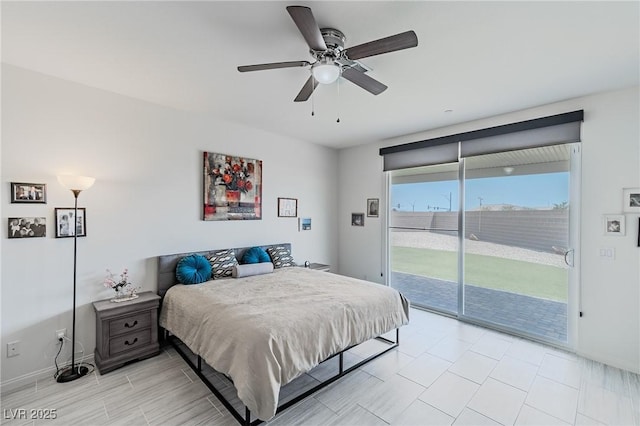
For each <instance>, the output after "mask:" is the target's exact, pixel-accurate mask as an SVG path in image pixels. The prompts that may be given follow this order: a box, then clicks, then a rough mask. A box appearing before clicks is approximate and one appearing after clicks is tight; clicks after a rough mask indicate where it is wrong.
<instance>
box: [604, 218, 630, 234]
mask: <svg viewBox="0 0 640 426" xmlns="http://www.w3.org/2000/svg"><path fill="white" fill-rule="evenodd" d="M602 221H603V224H604V234H605V235H608V236H614V237H616V236H618V237H622V236H624V233H625V226H624V215H622V214H605V215H604V216H603V220H602Z"/></svg>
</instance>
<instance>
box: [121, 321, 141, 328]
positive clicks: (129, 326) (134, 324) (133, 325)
mask: <svg viewBox="0 0 640 426" xmlns="http://www.w3.org/2000/svg"><path fill="white" fill-rule="evenodd" d="M136 325H138V320H135V321H134V322H133V324H131V325H129V323H128V322H125V323H124V326H125V327H126V328H133V327H135V326H136Z"/></svg>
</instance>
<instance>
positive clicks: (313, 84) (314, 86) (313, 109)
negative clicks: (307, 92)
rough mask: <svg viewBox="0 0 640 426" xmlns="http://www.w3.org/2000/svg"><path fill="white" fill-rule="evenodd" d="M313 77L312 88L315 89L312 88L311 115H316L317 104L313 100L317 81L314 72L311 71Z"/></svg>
mask: <svg viewBox="0 0 640 426" xmlns="http://www.w3.org/2000/svg"><path fill="white" fill-rule="evenodd" d="M311 78H312V80H311V86H312V88H313V89H312V90H311V116H312V117H313V116H315V115H316V112H315V109H316V107H315V104H314V102H313V93H314V92H315V91H316V90H315V89H316V81H315V79H313V73H311Z"/></svg>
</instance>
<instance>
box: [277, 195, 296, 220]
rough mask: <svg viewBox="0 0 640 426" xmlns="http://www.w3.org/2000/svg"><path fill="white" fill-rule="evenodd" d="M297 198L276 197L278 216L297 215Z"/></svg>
mask: <svg viewBox="0 0 640 426" xmlns="http://www.w3.org/2000/svg"><path fill="white" fill-rule="evenodd" d="M297 216H298V199H297V198H278V217H297Z"/></svg>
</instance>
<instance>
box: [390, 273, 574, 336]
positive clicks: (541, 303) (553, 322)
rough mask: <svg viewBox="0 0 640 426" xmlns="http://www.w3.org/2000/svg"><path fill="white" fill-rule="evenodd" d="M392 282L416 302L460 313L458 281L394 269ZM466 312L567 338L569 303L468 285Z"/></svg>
mask: <svg viewBox="0 0 640 426" xmlns="http://www.w3.org/2000/svg"><path fill="white" fill-rule="evenodd" d="M391 286H392V287H393V288H395V289H397V290H398V291H400V292H401V293H402V294H403V295H404V296H405V297H406V298H408V299H409V300H410V301H411V305H412V306H423V307H428V308H435V309H438V310H442V311H446V312H449V313H457V310H458V284H457V283H454V282H451V281H443V280H438V279H434V278H429V277H424V276H420V275H412V274H406V273H401V272H395V271H394V272H392V273H391ZM464 312H465V314H466V315H467V316H469V317H474V318H477V319H480V320H483V321H487V322H491V323H495V324H499V325H502V326H507V327H510V328H515V329H517V330H521V331H524V332H527V333H530V334H532V335H535V336H540V337H541V338H544V339H550V340H555V341H559V342H566V341H567V304H566V303H561V302H555V301H552V300H546V299H540V298H536V297H531V296H524V295H521V294H515V293H510V292H506V291H500V290H492V289H488V288H483V287H476V286H473V285H465V307H464Z"/></svg>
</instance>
